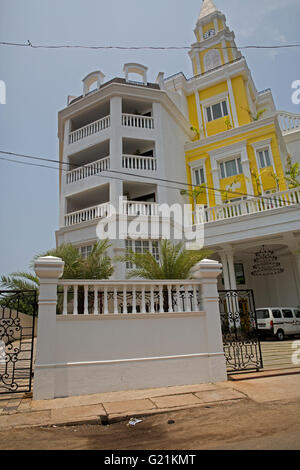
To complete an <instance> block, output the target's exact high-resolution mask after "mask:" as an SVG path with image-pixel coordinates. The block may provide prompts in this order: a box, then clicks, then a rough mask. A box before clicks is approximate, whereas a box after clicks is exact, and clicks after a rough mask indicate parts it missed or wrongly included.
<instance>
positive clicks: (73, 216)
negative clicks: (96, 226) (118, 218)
mask: <svg viewBox="0 0 300 470" xmlns="http://www.w3.org/2000/svg"><path fill="white" fill-rule="evenodd" d="M109 214H110V203H109V202H105V203H104V204H100V205H98V206H93V207H88V208H87V209H82V210H80V211H76V212H70V213H69V214H66V215H65V227H70V226H71V225H76V224H80V223H82V222H87V221H89V220H93V219H100V218H103V217H108V216H109Z"/></svg>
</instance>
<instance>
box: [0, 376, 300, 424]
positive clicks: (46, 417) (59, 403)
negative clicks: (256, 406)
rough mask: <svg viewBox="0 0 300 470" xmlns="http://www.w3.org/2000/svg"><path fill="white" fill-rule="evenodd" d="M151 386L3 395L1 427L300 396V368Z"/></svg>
mask: <svg viewBox="0 0 300 470" xmlns="http://www.w3.org/2000/svg"><path fill="white" fill-rule="evenodd" d="M249 376H250V374H248V378H243V379H242V380H237V381H236V380H234V381H231V380H230V381H227V382H222V383H217V384H198V385H185V386H176V387H164V388H154V389H146V390H128V391H123V392H106V393H100V394H94V395H82V396H74V397H67V398H56V399H53V400H32V398H30V397H28V396H26V395H22V394H19V395H6V396H5V395H2V396H0V430H3V429H8V428H12V427H14V428H16V427H31V426H53V425H62V424H78V423H97V424H100V423H101V422H104V421H105V422H114V421H120V420H124V419H127V418H130V417H138V416H146V415H151V414H158V413H164V412H168V411H173V410H182V409H187V408H193V407H199V406H202V407H205V406H206V407H207V406H210V407H211V406H214V405H220V404H222V403H230V402H233V401H238V400H253V401H255V402H257V403H264V402H274V401H275V402H276V401H284V400H298V399H300V369H299V370H298V373H296V371H294V374H293V375H278V376H271V377H270V376H268V375H267V374H266V375H265V376H264V374H263V373H261V374H260V375H258V374H256V375H255V376H254V377H255V378H251V376H250V378H249Z"/></svg>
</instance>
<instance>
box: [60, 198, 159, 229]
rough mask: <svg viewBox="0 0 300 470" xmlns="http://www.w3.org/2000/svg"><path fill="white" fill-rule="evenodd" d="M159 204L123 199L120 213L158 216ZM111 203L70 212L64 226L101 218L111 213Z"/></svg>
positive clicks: (133, 215) (66, 216) (135, 215)
mask: <svg viewBox="0 0 300 470" xmlns="http://www.w3.org/2000/svg"><path fill="white" fill-rule="evenodd" d="M158 209H159V204H156V203H154V202H136V201H124V202H123V204H122V206H121V210H120V215H127V216H129V217H130V216H131V217H137V216H140V215H142V216H158V214H159V211H158ZM111 213H112V211H111V205H110V203H109V202H105V203H104V204H98V205H96V206H93V207H88V208H86V209H82V210H79V211H75V212H70V213H69V214H66V215H65V227H71V226H73V225H77V224H81V223H82V222H89V221H91V220H97V219H102V218H104V217H109V216H110V215H111Z"/></svg>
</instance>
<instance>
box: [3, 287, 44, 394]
mask: <svg viewBox="0 0 300 470" xmlns="http://www.w3.org/2000/svg"><path fill="white" fill-rule="evenodd" d="M36 312H37V302H36V291H0V394H4V393H19V392H30V391H31V386H32V376H33V374H32V365H33V347H34V325H35V318H36Z"/></svg>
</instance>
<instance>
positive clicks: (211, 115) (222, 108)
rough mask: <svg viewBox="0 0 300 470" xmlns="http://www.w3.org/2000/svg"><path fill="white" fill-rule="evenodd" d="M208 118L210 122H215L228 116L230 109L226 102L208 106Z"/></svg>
mask: <svg viewBox="0 0 300 470" xmlns="http://www.w3.org/2000/svg"><path fill="white" fill-rule="evenodd" d="M206 116H207V121H208V122H210V121H215V120H216V119H220V118H222V117H225V116H228V107H227V102H226V100H225V101H221V102H220V103H216V104H213V105H211V106H208V107H207V108H206Z"/></svg>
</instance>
